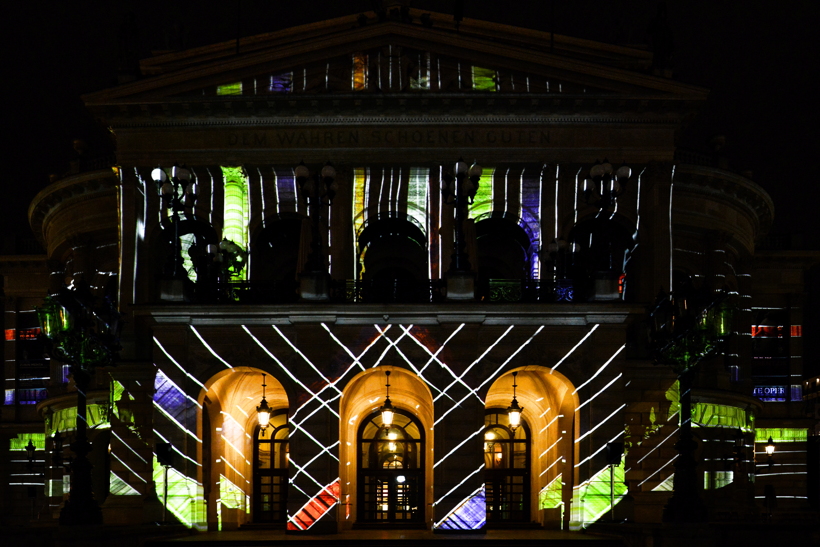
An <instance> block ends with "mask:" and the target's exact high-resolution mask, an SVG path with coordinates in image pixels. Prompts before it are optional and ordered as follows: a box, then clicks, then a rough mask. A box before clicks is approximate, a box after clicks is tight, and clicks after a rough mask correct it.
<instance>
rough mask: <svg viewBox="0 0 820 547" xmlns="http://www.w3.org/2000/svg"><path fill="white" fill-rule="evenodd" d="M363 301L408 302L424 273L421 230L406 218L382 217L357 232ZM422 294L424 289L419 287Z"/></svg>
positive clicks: (424, 242)
mask: <svg viewBox="0 0 820 547" xmlns="http://www.w3.org/2000/svg"><path fill="white" fill-rule="evenodd" d="M358 245H359V252H360V255H361V260H360V268H361V269H360V271H359V274H360V278H361V280H362V282H363V283H364V284H365V286H366V289H365V290H364V294H363V296H364V299H365V301H370V302H412V301H414V300H415V299H416V295H417V292H418V291H419V290H420V289H419V287H420V286H422V285H421V283H424V282H426V280H427V276H428V255H427V245H426V240H425V236H424V233H423V232H422V230H421V229H420V228H419V227H418V226H417V225H416V224H415V223H413V222H411V220H410V217H406V218H400V217H395V216H387V215H385V216H382V217H380V218H378V219H374V220H371V221H369V222H368V224H367V226H366V227H365V228H364V230H362V233H361V234H360V235H359V241H358ZM421 292H422V293H424V289H421Z"/></svg>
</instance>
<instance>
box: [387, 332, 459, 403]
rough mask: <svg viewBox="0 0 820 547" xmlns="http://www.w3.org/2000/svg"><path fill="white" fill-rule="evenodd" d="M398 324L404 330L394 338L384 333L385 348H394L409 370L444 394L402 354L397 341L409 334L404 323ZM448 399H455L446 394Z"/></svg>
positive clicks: (434, 389)
mask: <svg viewBox="0 0 820 547" xmlns="http://www.w3.org/2000/svg"><path fill="white" fill-rule="evenodd" d="M400 326H401V327H402V328H403V329H404V332H402V334H400V335H399V337H398V338H396V340H392V339H391V338H390V337H389V336H386V335H385V339H386V340H387V343H388V344H389V346H388V348H387V349H390V348H391V347H392V348H393V349H395V350H396V353H398V354H399V357H401V358H402V359H404V362H405V363H407V366H408V367H409V368H410V370H412V371H413V372H414V373H415V374H416V376H418V377H419V378H421V379H422V380H423V381H424V383H425V384H427V386H428V387H429V388H430V389H431V390H433V391H438V392H440V393H441V394H442V395H444V393H443V392H441V390H440V389H439V388H438V386H436V385H435V384H433V383H432V382H430V381H428V380H427V378H425V377H424V376H422V374H421V371H419V370H418V369H417V368H416V365H414V364H413V362H412V361H411V360H410V359H408V358H407V355H405V354H404V352H403V351H402V350H401V349H400V348H399V346H398V343H399V342H400V341H401V339H402V338H404V337H405V336H409V331H408V329H406V328H404V325H400ZM375 327H376V328H377V329H378V328H379V326H378V325H375ZM412 327H413V325H410V328H412ZM410 338H412V336H410ZM387 349H386V350H385V353H386V351H387ZM382 356H384V354H382ZM448 399H450V400H451V401H453V402H455V401H454V399H453V398H452V397H450V396H448Z"/></svg>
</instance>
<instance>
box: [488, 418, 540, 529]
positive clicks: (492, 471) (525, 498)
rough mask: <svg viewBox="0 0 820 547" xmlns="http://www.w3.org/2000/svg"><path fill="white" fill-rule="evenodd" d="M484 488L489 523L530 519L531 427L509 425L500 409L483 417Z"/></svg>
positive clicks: (522, 424)
mask: <svg viewBox="0 0 820 547" xmlns="http://www.w3.org/2000/svg"><path fill="white" fill-rule="evenodd" d="M484 491H485V496H486V500H487V524H488V525H493V524H499V523H506V522H529V521H530V430H529V428H528V427H527V424H526V423H525V422H523V421H522V422H521V425H520V426H519V427H518V428H516V430H515V431H513V430H512V429H510V421H509V419H508V418H507V411H506V410H503V409H489V410H487V412H486V415H485V417H484Z"/></svg>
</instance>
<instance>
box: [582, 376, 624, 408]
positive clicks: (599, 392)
mask: <svg viewBox="0 0 820 547" xmlns="http://www.w3.org/2000/svg"><path fill="white" fill-rule="evenodd" d="M623 375H624V374H623V372H619V373H618V375H617V376H616V377H615V378H613V379H612V380H610V381H609V383H608V384H607V385H605V386H604V387H602V388H601V389H599V390H598V392H597V393H595V395H593V396H592V397H590V398H589V399H587V400H586V401H584V402H583V403H581V404H580V405H578V408H576V409H575V412H578V411H579V410H581V408H583V406H584V405H585V404H587V403H589V402H590V401H592V400H593V399H594V398H595V397H597V396H598V395H600V394H601V393H603V392H604V391H606V390H607V388H609V386H611V385H612V384H614V383H615V381H616V380H617V379H618V378H620V377H621V376H623Z"/></svg>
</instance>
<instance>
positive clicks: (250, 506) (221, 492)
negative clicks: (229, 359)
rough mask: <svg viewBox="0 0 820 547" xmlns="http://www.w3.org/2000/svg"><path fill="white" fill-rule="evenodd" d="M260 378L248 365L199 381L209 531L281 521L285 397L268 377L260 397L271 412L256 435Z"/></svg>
mask: <svg viewBox="0 0 820 547" xmlns="http://www.w3.org/2000/svg"><path fill="white" fill-rule="evenodd" d="M262 374H263V371H262V370H259V369H255V368H251V367H234V368H232V369H228V370H224V371H222V372H220V373H218V374H216V375H215V376H213V377H212V378H211V379H210V380H208V381H207V382H206V383H205V389H204V390H203V391H202V393H201V395H200V398H199V402H200V404H201V405H202V452H203V454H202V457H201V460H200V461H202V485H203V488H204V494H205V499H206V501H207V511H208V513H207V518H208V527H209V529H213V530H217V529H221V530H229V529H234V528H237V527H238V526H240V525H242V524H244V523H246V522H248V521H251V520H252V521H254V522H257V518H259V519H260V520H259V522H265V523H277V522H282V523H284V522H285V520H284V519H286V515H287V510H286V507H287V505H286V499H283V497H284V496H286V495H287V483H288V476H287V473H288V471H287V466H288V458H287V452H288V450H287V438H288V424H287V417H288V397H287V394H286V393H285V389H284V387H283V386H282V384H281V383H279V382H278V381H277V380H276V378H274V377H273V376H271V375H270V374H268V375H267V380H266V383H267V388H266V391H265V398H266V400H267V402H268V405H269V406H270V407H271V409H272V410H273V412H272V416H271V423H270V426H269V427H268V428H267V430H266V431H265V432H264V435H263V434H261V433H260V432H259V426H258V421H257V416H256V407H257V405H259V403H260V402H261V400H262ZM265 374H267V373H265ZM266 495H267V498H266V497H265V496H266Z"/></svg>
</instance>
